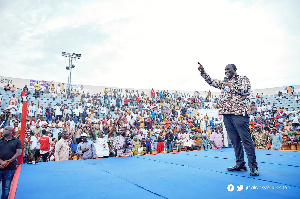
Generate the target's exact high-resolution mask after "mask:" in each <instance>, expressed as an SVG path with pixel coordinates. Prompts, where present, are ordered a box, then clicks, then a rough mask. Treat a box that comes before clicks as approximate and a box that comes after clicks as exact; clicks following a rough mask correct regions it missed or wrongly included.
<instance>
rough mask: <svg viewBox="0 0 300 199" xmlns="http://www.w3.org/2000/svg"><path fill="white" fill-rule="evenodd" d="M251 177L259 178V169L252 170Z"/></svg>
mask: <svg viewBox="0 0 300 199" xmlns="http://www.w3.org/2000/svg"><path fill="white" fill-rule="evenodd" d="M250 176H259V173H258V168H257V167H256V168H250Z"/></svg>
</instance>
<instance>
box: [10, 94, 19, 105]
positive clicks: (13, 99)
mask: <svg viewBox="0 0 300 199" xmlns="http://www.w3.org/2000/svg"><path fill="white" fill-rule="evenodd" d="M17 103H18V99H17V98H16V95H15V94H13V95H12V97H11V98H9V105H11V106H16V105H17Z"/></svg>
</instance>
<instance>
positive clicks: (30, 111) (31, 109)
mask: <svg viewBox="0 0 300 199" xmlns="http://www.w3.org/2000/svg"><path fill="white" fill-rule="evenodd" d="M35 112H36V107H35V106H34V102H32V103H31V105H30V106H29V107H28V116H30V117H35Z"/></svg>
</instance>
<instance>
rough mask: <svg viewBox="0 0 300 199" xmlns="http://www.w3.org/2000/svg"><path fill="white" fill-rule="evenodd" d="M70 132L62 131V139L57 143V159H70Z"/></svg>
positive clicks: (55, 155)
mask: <svg viewBox="0 0 300 199" xmlns="http://www.w3.org/2000/svg"><path fill="white" fill-rule="evenodd" d="M68 138H69V134H68V132H67V131H63V132H62V136H61V139H60V140H59V141H58V142H57V143H56V144H55V153H54V157H55V161H64V160H69V152H70V147H69V143H68V140H67V139H68Z"/></svg>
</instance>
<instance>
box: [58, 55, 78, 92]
mask: <svg viewBox="0 0 300 199" xmlns="http://www.w3.org/2000/svg"><path fill="white" fill-rule="evenodd" d="M61 55H62V56H63V57H69V65H68V66H66V69H67V70H69V71H70V76H69V77H68V89H69V92H71V83H72V82H71V80H72V79H71V77H72V69H73V68H75V65H73V64H72V61H73V60H75V61H76V59H80V58H81V54H76V53H67V52H62V53H61Z"/></svg>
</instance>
